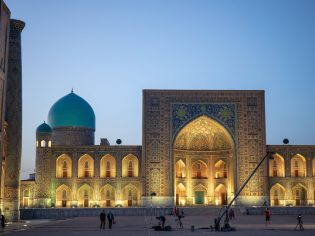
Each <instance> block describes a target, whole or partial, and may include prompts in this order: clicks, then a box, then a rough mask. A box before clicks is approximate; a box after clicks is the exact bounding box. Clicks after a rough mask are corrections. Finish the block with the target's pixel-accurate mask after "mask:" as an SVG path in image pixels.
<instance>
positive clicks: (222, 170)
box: [214, 160, 227, 179]
mask: <svg viewBox="0 0 315 236" xmlns="http://www.w3.org/2000/svg"><path fill="white" fill-rule="evenodd" d="M214 172H215V173H214V176H215V178H216V179H222V178H227V167H226V161H224V160H218V161H217V162H216V163H215V164H214Z"/></svg>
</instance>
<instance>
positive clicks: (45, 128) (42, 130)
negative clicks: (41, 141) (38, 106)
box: [36, 122, 52, 133]
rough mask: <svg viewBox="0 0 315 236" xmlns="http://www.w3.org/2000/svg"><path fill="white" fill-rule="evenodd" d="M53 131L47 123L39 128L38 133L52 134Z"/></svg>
mask: <svg viewBox="0 0 315 236" xmlns="http://www.w3.org/2000/svg"><path fill="white" fill-rule="evenodd" d="M51 132H52V129H51V128H50V126H49V125H47V124H46V123H45V122H44V123H43V124H41V125H40V126H38V127H37V129H36V133H51Z"/></svg>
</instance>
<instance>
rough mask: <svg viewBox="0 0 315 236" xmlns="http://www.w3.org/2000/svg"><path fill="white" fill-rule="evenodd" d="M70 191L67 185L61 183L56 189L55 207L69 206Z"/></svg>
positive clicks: (70, 199)
mask: <svg viewBox="0 0 315 236" xmlns="http://www.w3.org/2000/svg"><path fill="white" fill-rule="evenodd" d="M71 201H72V192H71V189H70V187H69V186H67V185H65V184H62V185H60V186H59V187H58V188H57V189H56V207H70V204H71Z"/></svg>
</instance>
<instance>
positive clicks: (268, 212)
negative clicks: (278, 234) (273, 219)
mask: <svg viewBox="0 0 315 236" xmlns="http://www.w3.org/2000/svg"><path fill="white" fill-rule="evenodd" d="M265 216H266V225H267V224H270V210H269V208H268V207H267V208H266V211H265Z"/></svg>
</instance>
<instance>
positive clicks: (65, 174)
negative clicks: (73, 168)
mask: <svg viewBox="0 0 315 236" xmlns="http://www.w3.org/2000/svg"><path fill="white" fill-rule="evenodd" d="M62 177H63V178H68V167H67V162H66V161H63V163H62Z"/></svg>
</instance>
